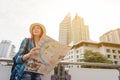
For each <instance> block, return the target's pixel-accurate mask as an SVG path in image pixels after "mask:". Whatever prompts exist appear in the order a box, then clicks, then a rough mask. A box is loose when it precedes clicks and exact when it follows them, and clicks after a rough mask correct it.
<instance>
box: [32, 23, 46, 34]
mask: <svg viewBox="0 0 120 80" xmlns="http://www.w3.org/2000/svg"><path fill="white" fill-rule="evenodd" d="M35 26H39V27H41V29H42V30H43V33H44V34H46V29H45V27H44V26H43V25H42V24H40V23H33V24H31V26H30V33H31V34H32V30H33V28H34V27H35Z"/></svg>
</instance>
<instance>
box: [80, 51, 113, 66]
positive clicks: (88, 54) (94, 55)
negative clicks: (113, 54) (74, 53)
mask: <svg viewBox="0 0 120 80" xmlns="http://www.w3.org/2000/svg"><path fill="white" fill-rule="evenodd" d="M82 61H84V62H95V63H96V62H97V63H110V64H111V63H112V61H111V60H108V59H107V57H106V56H105V55H103V54H101V53H99V52H93V51H91V50H85V52H84V59H83V60H82ZM82 67H87V68H88V67H89V68H90V67H92V68H93V67H94V68H98V67H96V66H82ZM99 68H102V67H99Z"/></svg>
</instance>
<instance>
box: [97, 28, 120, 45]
mask: <svg viewBox="0 0 120 80" xmlns="http://www.w3.org/2000/svg"><path fill="white" fill-rule="evenodd" d="M99 39H100V41H102V42H111V43H119V44H120V28H118V29H115V30H111V31H108V32H106V33H105V34H103V35H102V36H100V37H99Z"/></svg>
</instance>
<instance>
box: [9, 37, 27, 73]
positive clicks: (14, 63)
mask: <svg viewBox="0 0 120 80" xmlns="http://www.w3.org/2000/svg"><path fill="white" fill-rule="evenodd" d="M28 44H29V39H28V41H27V43H26V45H25V48H24V50H23V53H22V54H27V53H28V52H29V50H28V49H27V47H28ZM16 65H17V63H16V62H15V61H14V60H13V65H12V68H11V72H12V71H13V70H14V68H15V66H16Z"/></svg>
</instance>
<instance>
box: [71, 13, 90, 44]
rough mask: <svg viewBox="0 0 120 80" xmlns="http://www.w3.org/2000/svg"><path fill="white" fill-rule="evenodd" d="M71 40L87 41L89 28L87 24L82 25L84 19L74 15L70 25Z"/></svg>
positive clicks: (77, 41)
mask: <svg viewBox="0 0 120 80" xmlns="http://www.w3.org/2000/svg"><path fill="white" fill-rule="evenodd" d="M71 40H72V41H73V43H74V44H75V43H79V42H80V41H89V40H90V39H89V29H88V26H87V25H84V19H83V18H81V17H79V16H78V14H76V15H75V17H74V19H73V20H72V27H71Z"/></svg>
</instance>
